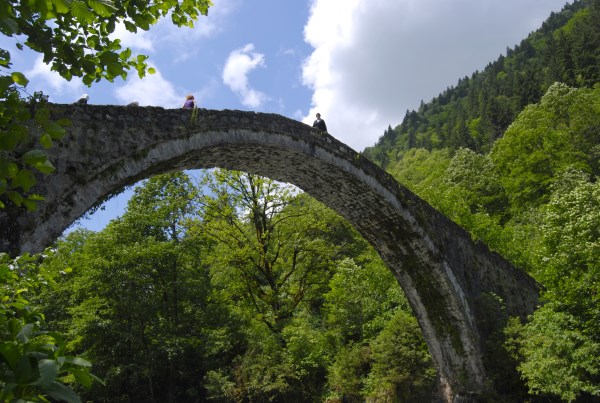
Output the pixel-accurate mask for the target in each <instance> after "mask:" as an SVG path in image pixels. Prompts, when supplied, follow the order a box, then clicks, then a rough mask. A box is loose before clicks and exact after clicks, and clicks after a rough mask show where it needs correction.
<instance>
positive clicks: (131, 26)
mask: <svg viewBox="0 0 600 403" xmlns="http://www.w3.org/2000/svg"><path fill="white" fill-rule="evenodd" d="M123 24H125V29H127V30H128V31H129V32H133V33H134V34H135V33H136V32H137V26H136V25H135V24H134V23H133V22H131V21H123Z"/></svg>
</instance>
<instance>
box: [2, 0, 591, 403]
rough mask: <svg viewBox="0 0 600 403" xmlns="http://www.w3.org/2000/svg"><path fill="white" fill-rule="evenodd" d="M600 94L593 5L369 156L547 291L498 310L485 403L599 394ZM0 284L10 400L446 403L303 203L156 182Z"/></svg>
mask: <svg viewBox="0 0 600 403" xmlns="http://www.w3.org/2000/svg"><path fill="white" fill-rule="evenodd" d="M598 82H600V0H589V1H577V2H574V3H573V4H571V5H567V6H566V7H565V9H564V10H563V11H562V12H561V13H558V14H553V15H552V16H551V17H550V18H549V19H548V21H546V22H545V23H544V25H543V26H542V28H541V29H540V30H538V31H536V32H534V33H532V34H531V35H530V36H529V37H528V38H527V39H526V40H524V41H523V42H522V43H521V44H520V45H519V46H517V47H516V48H514V49H509V50H508V52H507V55H506V56H502V57H500V58H499V59H498V60H497V61H495V62H493V63H491V64H490V65H489V66H488V67H487V68H486V69H485V70H484V71H483V72H476V73H474V74H473V75H472V76H471V78H467V77H465V78H464V79H461V80H460V81H459V83H458V85H457V86H456V87H453V88H449V89H448V90H446V91H445V92H444V93H442V94H441V95H440V96H439V97H437V98H435V99H434V100H432V101H431V102H430V103H428V104H422V105H421V107H420V108H419V110H418V111H413V112H409V113H407V114H406V116H405V118H404V121H403V122H402V124H401V125H399V126H398V127H396V128H395V129H392V128H389V129H388V130H387V131H386V132H385V134H384V135H383V136H382V138H381V139H380V141H379V143H378V144H377V145H376V146H374V147H372V148H369V149H367V150H366V151H365V154H366V155H368V156H369V157H370V158H372V159H373V160H375V161H377V162H378V163H380V164H381V165H383V166H385V167H386V169H387V170H388V171H389V172H390V173H391V174H392V175H393V176H394V177H395V178H397V179H398V181H400V182H401V183H402V184H404V185H405V186H407V187H408V188H410V189H411V190H412V191H414V192H415V193H417V194H418V195H420V196H421V197H422V198H423V199H425V200H426V201H427V202H429V203H430V204H431V205H433V206H434V207H435V208H437V209H438V210H440V211H441V212H443V213H444V214H445V215H447V216H448V217H450V218H451V219H452V220H454V221H455V222H457V223H458V224H459V225H461V226H463V227H464V228H466V229H467V230H468V231H470V233H471V234H472V236H473V238H474V239H478V240H482V241H484V242H485V243H487V244H488V245H489V246H490V247H491V248H492V249H493V250H495V251H497V252H498V253H500V254H501V255H502V256H504V257H506V258H507V259H509V260H510V261H511V262H513V263H514V264H515V265H516V266H518V267H520V268H523V269H524V270H526V271H527V272H528V273H530V274H531V275H532V276H533V277H534V278H536V279H537V280H538V281H539V282H540V283H541V285H542V286H543V292H542V296H541V301H542V305H541V306H540V308H539V309H538V310H537V311H536V312H535V313H534V314H533V315H532V316H531V317H530V318H529V321H527V322H526V323H521V322H520V321H519V320H517V319H515V318H508V317H503V316H500V317H498V318H494V319H495V320H497V321H499V322H500V323H502V324H503V325H504V329H505V330H504V334H498V335H494V337H498V338H501V339H502V340H505V342H504V344H503V346H504V348H503V349H497V350H488V351H487V353H488V354H490V355H492V357H493V359H492V360H490V362H495V363H497V365H498V367H497V368H495V371H494V373H495V377H494V378H493V379H491V380H490V381H491V382H492V383H493V386H494V387H493V388H491V389H495V393H494V394H493V395H490V396H486V398H487V399H488V401H489V402H563V401H564V402H573V401H577V402H598V401H600V360H599V358H598V357H600V219H599V217H600V182H599V181H598V176H599V175H600V84H598ZM0 291H1V297H2V299H1V300H0V332H1V333H0V334H1V337H2V339H1V340H0V370H1V371H0V401H11V399H13V401H17V400H16V399H18V398H22V399H23V400H29V401H46V400H43V399H46V397H48V396H49V398H51V399H54V401H60V400H63V401H68V402H78V401H81V400H83V401H89V402H205V401H214V402H251V401H252V402H266V401H273V402H323V401H326V402H330V403H333V402H364V401H369V402H431V401H432V397H433V396H434V395H435V394H436V392H437V391H436V369H435V367H434V366H433V364H432V361H431V357H430V355H429V353H428V351H427V346H426V344H425V342H424V340H423V337H422V335H421V331H420V329H419V326H418V323H417V321H416V319H415V318H414V317H413V314H412V312H411V311H410V308H409V306H408V304H407V301H406V299H405V297H404V294H403V293H402V290H400V288H399V287H398V284H397V282H396V280H395V279H394V277H393V276H392V274H391V273H390V272H389V270H388V269H387V268H386V267H385V265H384V264H383V263H382V261H381V260H380V259H379V257H378V256H377V254H376V253H375V252H374V250H373V249H372V248H371V247H370V246H369V245H368V244H367V243H366V241H365V240H363V239H362V238H361V237H360V236H358V234H357V233H356V232H355V231H354V229H353V228H352V227H350V226H349V224H348V223H347V222H345V221H344V220H343V219H342V218H340V217H339V216H338V215H337V214H335V213H334V212H333V211H331V210H330V209H328V208H327V207H326V206H323V205H322V204H320V203H318V202H316V201H315V200H314V199H312V198H310V197H309V196H308V195H307V194H304V193H302V192H300V191H299V190H298V189H295V188H293V187H291V186H289V185H286V184H281V183H278V182H275V181H272V180H269V179H267V178H262V177H258V176H254V175H250V174H246V173H243V172H230V171H224V170H211V171H204V172H202V173H201V176H200V179H199V180H198V181H195V180H194V179H193V177H191V176H189V175H187V174H186V173H183V172H178V173H171V174H166V175H158V176H155V177H153V178H150V179H148V180H146V181H145V182H144V183H143V184H141V186H139V187H138V188H136V191H135V194H134V196H133V197H132V199H131V200H130V202H129V204H128V206H127V210H126V212H125V213H124V215H123V216H122V217H120V218H118V219H116V220H114V221H112V222H111V223H110V224H109V225H108V226H107V227H106V228H105V229H104V230H102V231H99V232H91V231H81V230H80V231H76V232H73V233H70V234H69V235H68V236H65V237H64V238H62V239H60V240H59V241H58V242H57V243H56V245H55V246H54V247H53V248H51V249H48V250H47V251H46V252H45V253H44V254H42V255H40V256H33V257H32V256H28V255H26V256H20V257H18V258H15V259H9V257H8V256H6V255H0ZM497 302H498V303H499V304H502V301H501V300H499V301H497ZM515 367H516V370H515ZM74 391H75V392H76V393H77V394H78V395H79V396H80V397H81V400H80V397H78V396H77V395H76V393H75V392H74ZM41 396H46V397H41ZM35 399H37V400H35Z"/></svg>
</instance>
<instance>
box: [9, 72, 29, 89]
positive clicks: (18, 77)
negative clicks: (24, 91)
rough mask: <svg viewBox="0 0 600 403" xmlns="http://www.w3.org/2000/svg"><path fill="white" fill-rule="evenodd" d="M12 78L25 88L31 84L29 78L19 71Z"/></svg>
mask: <svg viewBox="0 0 600 403" xmlns="http://www.w3.org/2000/svg"><path fill="white" fill-rule="evenodd" d="M10 76H11V77H12V79H13V81H14V82H15V83H17V84H19V85H22V86H23V87H25V86H26V85H27V84H28V83H29V80H28V79H27V77H25V75H24V74H23V73H20V72H18V71H15V72H14V73H12V74H11V75H10Z"/></svg>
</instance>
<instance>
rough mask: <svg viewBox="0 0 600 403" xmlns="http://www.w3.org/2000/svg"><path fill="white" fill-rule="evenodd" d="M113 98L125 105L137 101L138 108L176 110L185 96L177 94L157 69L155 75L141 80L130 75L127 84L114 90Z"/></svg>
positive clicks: (149, 75)
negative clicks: (150, 107) (151, 107)
mask: <svg viewBox="0 0 600 403" xmlns="http://www.w3.org/2000/svg"><path fill="white" fill-rule="evenodd" d="M115 97H116V98H117V99H119V100H120V101H121V102H123V103H125V104H128V103H129V102H132V101H137V102H138V103H139V105H140V106H148V105H151V106H162V107H164V108H178V107H180V106H181V105H182V104H183V101H184V97H185V94H183V95H182V93H178V92H177V91H176V89H175V87H174V86H173V84H171V82H169V81H168V80H166V79H165V78H164V77H163V76H162V74H161V73H160V71H158V69H157V70H156V73H155V74H148V75H147V76H146V77H144V78H143V79H140V78H139V77H138V76H137V75H133V74H132V75H130V76H129V77H128V79H127V83H126V84H125V85H122V86H120V87H118V88H117V89H116V90H115Z"/></svg>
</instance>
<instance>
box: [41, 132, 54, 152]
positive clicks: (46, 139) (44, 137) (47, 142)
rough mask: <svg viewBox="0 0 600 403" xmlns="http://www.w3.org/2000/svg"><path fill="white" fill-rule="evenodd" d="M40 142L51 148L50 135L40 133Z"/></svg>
mask: <svg viewBox="0 0 600 403" xmlns="http://www.w3.org/2000/svg"><path fill="white" fill-rule="evenodd" d="M40 144H41V145H42V146H43V147H44V148H46V149H48V148H51V147H52V137H51V136H50V135H49V134H48V133H44V134H42V137H40Z"/></svg>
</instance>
